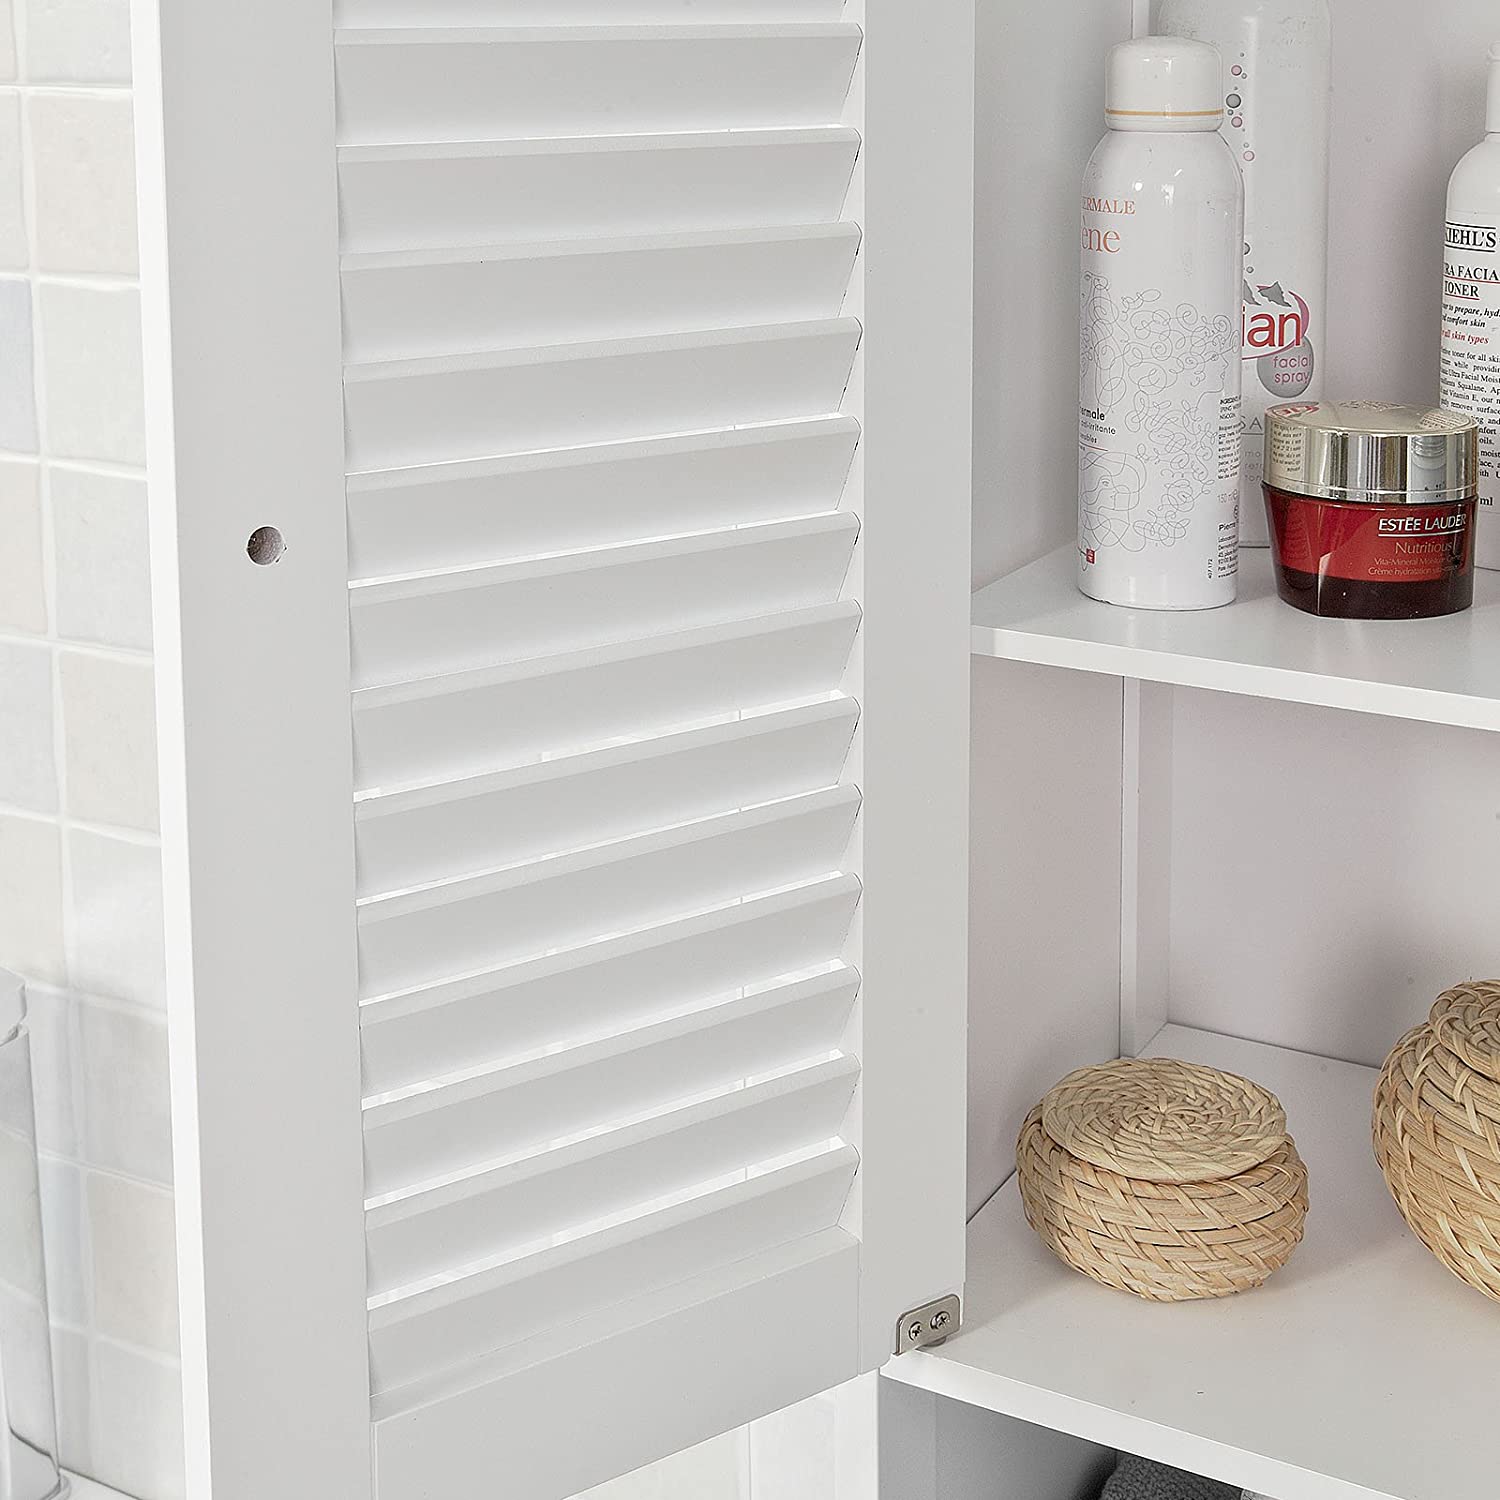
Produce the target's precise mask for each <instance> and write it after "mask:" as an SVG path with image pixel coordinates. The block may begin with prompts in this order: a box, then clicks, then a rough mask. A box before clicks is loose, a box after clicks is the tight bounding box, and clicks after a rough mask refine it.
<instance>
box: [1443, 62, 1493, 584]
mask: <svg viewBox="0 0 1500 1500" xmlns="http://www.w3.org/2000/svg"><path fill="white" fill-rule="evenodd" d="M1443 405H1444V406H1445V407H1447V408H1448V409H1449V410H1450V411H1461V412H1464V413H1466V414H1467V415H1469V416H1471V417H1478V418H1479V438H1480V468H1479V527H1478V531H1477V533H1476V537H1475V544H1476V551H1475V558H1476V561H1477V562H1478V564H1479V566H1480V567H1481V568H1500V43H1496V45H1495V46H1494V47H1492V48H1491V49H1490V94H1489V138H1488V139H1487V140H1484V141H1481V142H1480V144H1479V145H1477V146H1476V147H1475V148H1474V149H1473V150H1472V151H1471V152H1469V154H1468V155H1467V156H1466V157H1464V159H1463V160H1462V161H1461V162H1460V163H1459V164H1458V170H1457V171H1456V172H1455V173H1454V174H1453V182H1452V184H1451V185H1450V187H1449V189H1448V230H1447V247H1446V249H1445V250H1444V253H1443Z"/></svg>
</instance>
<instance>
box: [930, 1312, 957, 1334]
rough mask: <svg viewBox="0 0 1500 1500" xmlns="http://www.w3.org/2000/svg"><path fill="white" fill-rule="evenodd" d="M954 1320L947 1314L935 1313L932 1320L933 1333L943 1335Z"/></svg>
mask: <svg viewBox="0 0 1500 1500" xmlns="http://www.w3.org/2000/svg"><path fill="white" fill-rule="evenodd" d="M952 1321H953V1320H952V1319H951V1318H950V1317H949V1316H948V1314H947V1313H945V1312H940V1313H935V1314H934V1315H933V1319H932V1331H933V1332H934V1333H941V1332H942V1331H943V1329H945V1328H946V1327H947V1326H948V1324H949V1323H951V1322H952Z"/></svg>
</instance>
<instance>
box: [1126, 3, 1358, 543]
mask: <svg viewBox="0 0 1500 1500" xmlns="http://www.w3.org/2000/svg"><path fill="white" fill-rule="evenodd" d="M1156 20H1157V27H1158V29H1159V30H1161V31H1163V32H1165V33H1168V34H1169V35H1173V36H1185V37H1191V38H1193V40H1195V41H1200V42H1211V43H1212V44H1213V45H1214V46H1216V47H1217V48H1218V49H1219V51H1220V53H1221V54H1222V55H1223V58H1224V70H1225V106H1226V107H1225V113H1224V138H1225V140H1227V141H1228V142H1229V145H1230V148H1231V149H1232V150H1233V152H1234V155H1235V159H1236V160H1237V161H1238V162H1239V163H1240V170H1241V172H1242V173H1243V174H1244V178H1245V289H1244V297H1245V312H1244V357H1245V382H1244V412H1245V458H1244V463H1243V465H1242V468H1241V481H1242V482H1241V499H1240V541H1241V542H1242V543H1244V544H1245V545H1247V546H1252V547H1264V546H1266V545H1267V541H1268V533H1267V526H1266V506H1265V498H1264V495H1263V493H1262V490H1261V485H1262V482H1263V480H1264V478H1265V461H1264V452H1265V414H1266V411H1267V410H1268V409H1269V408H1270V407H1272V406H1276V405H1279V404H1280V403H1281V402H1283V401H1299V400H1301V399H1303V398H1304V397H1306V398H1307V399H1308V400H1316V399H1317V398H1318V397H1319V396H1320V395H1321V394H1322V391H1323V369H1324V361H1325V359H1326V357H1327V338H1328V149H1329V140H1330V136H1331V132H1332V99H1333V21H1332V18H1331V16H1330V14H1329V9H1328V0H1160V4H1159V6H1158V10H1157V18H1156Z"/></svg>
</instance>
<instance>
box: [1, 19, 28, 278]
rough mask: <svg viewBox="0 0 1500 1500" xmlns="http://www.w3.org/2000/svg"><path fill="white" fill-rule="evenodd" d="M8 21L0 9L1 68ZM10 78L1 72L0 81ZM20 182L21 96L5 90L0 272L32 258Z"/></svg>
mask: <svg viewBox="0 0 1500 1500" xmlns="http://www.w3.org/2000/svg"><path fill="white" fill-rule="evenodd" d="M8 19H9V17H8V16H7V15H6V14H5V12H4V11H3V10H0V67H3V63H4V55H3V54H4V49H5V43H6V33H5V30H4V26H5V22H6V21H7V20H8ZM12 66H14V58H13V57H12ZM10 76H12V75H11V74H9V73H5V72H3V71H0V78H8V77H10ZM21 182H22V177H21V96H20V95H19V94H17V93H13V92H11V91H9V90H6V91H3V92H0V269H4V270H7V271H15V270H23V269H24V268H25V267H26V265H27V263H28V262H29V260H30V256H31V247H30V245H29V244H28V243H27V239H26V200H25V195H24V193H23V191H22V187H21Z"/></svg>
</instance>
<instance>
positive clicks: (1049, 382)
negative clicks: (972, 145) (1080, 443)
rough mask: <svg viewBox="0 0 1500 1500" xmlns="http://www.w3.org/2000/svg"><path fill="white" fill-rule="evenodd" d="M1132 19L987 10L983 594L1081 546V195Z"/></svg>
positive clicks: (981, 264)
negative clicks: (1108, 76) (1077, 494)
mask: <svg viewBox="0 0 1500 1500" xmlns="http://www.w3.org/2000/svg"><path fill="white" fill-rule="evenodd" d="M1131 19H1132V5H1131V0H1093V3H1091V4H1088V5H1031V6H1020V5H993V4H992V5H981V6H980V7H979V12H978V36H977V44H976V69H977V98H976V113H977V129H976V133H975V140H976V157H975V237H974V244H975V275H974V295H975V307H974V424H975V431H974V568H973V572H974V585H975V587H976V588H978V587H982V586H984V585H985V584H988V583H993V582H994V581H995V579H997V578H999V577H1000V576H1002V575H1003V574H1005V573H1008V572H1010V571H1011V570H1012V569H1014V568H1018V567H1021V566H1022V565H1023V564H1025V563H1029V562H1034V561H1035V560H1036V559H1037V558H1038V557H1040V556H1042V554H1043V553H1045V552H1048V551H1050V550H1051V549H1052V548H1054V547H1056V546H1059V545H1060V544H1061V543H1063V542H1066V541H1068V540H1070V539H1071V538H1072V537H1073V536H1074V535H1075V533H1076V529H1077V517H1076V510H1075V506H1074V503H1073V501H1072V499H1071V498H1070V497H1071V496H1072V494H1073V492H1074V477H1075V476H1076V474H1077V470H1078V447H1077V442H1076V432H1075V428H1076V425H1077V424H1076V420H1075V414H1076V410H1077V405H1078V185H1079V183H1080V182H1081V181H1082V178H1083V168H1084V163H1085V162H1087V161H1088V158H1089V153H1090V152H1091V151H1092V150H1093V149H1094V147H1095V145H1096V144H1097V143H1098V140H1099V137H1100V136H1101V135H1103V134H1104V113H1103V90H1104V58H1105V54H1106V53H1107V52H1108V51H1109V49H1110V48H1111V47H1112V46H1114V44H1115V43H1116V42H1123V41H1124V40H1125V39H1126V38H1127V37H1128V36H1129V35H1130V31H1131Z"/></svg>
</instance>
